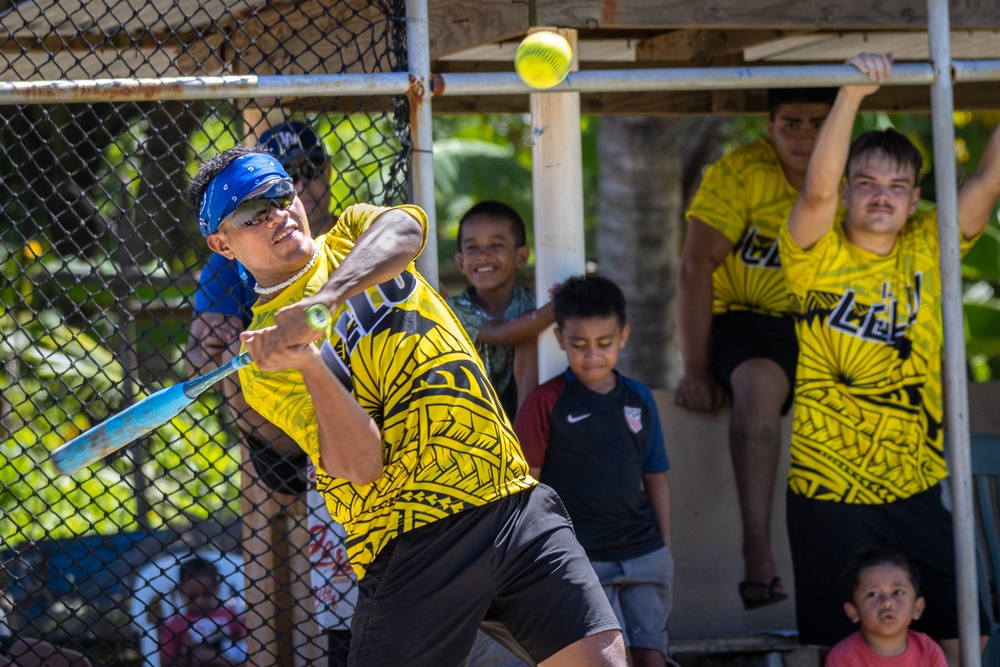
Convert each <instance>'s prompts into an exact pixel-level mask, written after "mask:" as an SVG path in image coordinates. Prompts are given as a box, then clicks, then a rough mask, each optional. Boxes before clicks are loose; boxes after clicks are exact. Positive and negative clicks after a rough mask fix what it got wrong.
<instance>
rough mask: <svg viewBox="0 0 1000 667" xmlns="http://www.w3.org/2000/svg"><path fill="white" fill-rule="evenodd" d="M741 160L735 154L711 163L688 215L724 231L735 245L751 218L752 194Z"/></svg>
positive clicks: (686, 215) (686, 217) (689, 218)
mask: <svg viewBox="0 0 1000 667" xmlns="http://www.w3.org/2000/svg"><path fill="white" fill-rule="evenodd" d="M741 162H742V160H739V159H737V156H735V155H733V154H732V153H731V154H729V155H724V156H723V157H722V158H721V159H719V160H718V161H717V162H715V163H714V164H711V165H709V167H708V169H706V170H705V176H704V177H703V178H702V180H701V185H700V186H699V187H698V192H696V193H695V196H694V199H693V200H692V202H691V207H690V208H689V209H688V211H687V213H686V214H685V219H686V220H687V221H689V222H690V221H691V219H692V218H698V219H699V220H701V221H702V222H704V223H706V224H708V225H709V226H711V227H713V228H715V229H717V230H719V231H720V232H722V233H723V234H724V235H725V237H726V238H727V239H729V240H730V241H732V242H733V244H736V243H738V242H739V240H740V239H741V238H742V237H743V234H744V232H745V231H746V227H747V221H748V220H749V219H750V202H749V198H750V196H749V193H748V192H747V186H746V183H745V182H744V179H743V169H742V166H743V165H742V164H740V163H741Z"/></svg>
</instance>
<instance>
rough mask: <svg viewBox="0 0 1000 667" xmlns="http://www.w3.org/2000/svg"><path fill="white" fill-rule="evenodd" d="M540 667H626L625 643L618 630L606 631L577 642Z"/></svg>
mask: <svg viewBox="0 0 1000 667" xmlns="http://www.w3.org/2000/svg"><path fill="white" fill-rule="evenodd" d="M539 665H540V667H626V666H627V665H628V658H627V657H626V655H625V642H624V641H623V640H622V633H621V631H620V630H606V631H604V632H599V633H597V634H596V635H590V636H589V637H584V638H583V639H580V640H577V641H575V642H573V643H572V644H570V645H569V646H567V647H566V648H564V649H563V650H561V651H559V652H558V653H556V654H555V655H554V656H552V657H551V658H549V659H548V660H546V661H545V662H542V663H539Z"/></svg>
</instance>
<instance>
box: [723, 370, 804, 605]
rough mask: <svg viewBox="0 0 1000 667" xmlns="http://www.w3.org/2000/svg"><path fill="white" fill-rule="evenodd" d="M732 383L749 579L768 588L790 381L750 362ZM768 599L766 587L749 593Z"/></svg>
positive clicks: (732, 438)
mask: <svg viewBox="0 0 1000 667" xmlns="http://www.w3.org/2000/svg"><path fill="white" fill-rule="evenodd" d="M730 383H731V384H732V388H733V407H732V412H731V414H730V418H729V451H730V454H731V456H732V459H733V471H734V473H735V475H736V488H737V492H738V493H739V499H740V513H741V515H742V518H743V562H744V578H745V580H746V581H753V582H761V583H764V584H767V583H769V582H770V581H771V580H772V579H773V578H774V576H775V566H774V556H773V554H772V552H771V507H772V504H773V502H772V501H773V495H774V478H775V474H776V471H777V467H778V458H779V454H780V452H781V449H780V447H781V406H782V404H783V403H784V402H785V397H786V396H787V395H788V389H789V387H788V378H787V377H786V376H785V373H784V371H782V370H781V367H780V366H778V364H776V363H775V362H773V361H771V360H769V359H750V360H748V361H745V362H743V363H742V364H740V365H739V366H737V367H736V370H735V371H733V374H732V377H731V378H730ZM773 592H778V591H773ZM768 594H769V591H768V590H767V589H766V588H759V589H750V590H749V591H748V595H749V596H751V597H754V598H758V597H759V598H765V597H767V596H768Z"/></svg>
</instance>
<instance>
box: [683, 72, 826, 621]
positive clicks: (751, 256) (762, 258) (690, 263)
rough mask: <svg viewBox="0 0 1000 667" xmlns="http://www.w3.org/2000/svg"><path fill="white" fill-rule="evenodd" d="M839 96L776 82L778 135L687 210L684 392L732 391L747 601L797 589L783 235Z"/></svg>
mask: <svg viewBox="0 0 1000 667" xmlns="http://www.w3.org/2000/svg"><path fill="white" fill-rule="evenodd" d="M835 95H836V90H835V89H827V88H788V89H773V90H770V91H768V96H767V97H768V107H769V110H770V118H769V119H768V121H767V138H764V139H760V140H758V141H755V142H753V143H751V144H748V145H746V146H742V147H740V148H737V149H736V150H734V151H732V152H730V153H728V154H726V155H725V156H723V157H722V158H721V159H720V160H719V161H717V162H716V163H714V164H713V165H711V166H709V168H708V169H707V171H706V172H705V175H704V178H703V179H702V181H701V185H700V186H699V188H698V192H697V193H696V195H695V197H694V200H693V201H692V202H691V207H690V208H689V209H688V211H687V215H686V218H687V222H688V228H687V237H686V240H685V243H684V251H683V255H682V258H681V272H680V276H679V284H678V308H679V315H678V333H679V335H680V340H681V349H682V351H683V354H684V377H683V378H682V379H681V381H680V383H679V384H678V387H677V393H676V401H677V404H678V405H679V406H681V407H683V408H686V409H688V410H692V411H695V412H714V411H715V410H718V409H719V408H721V407H722V405H723V402H724V393H725V394H728V396H729V398H730V403H731V409H730V414H729V450H730V456H731V458H732V461H733V472H734V475H735V477H736V490H737V494H738V497H739V503H740V513H741V518H742V525H743V580H742V581H741V582H740V584H739V587H738V592H739V595H740V599H741V601H742V603H743V607H744V608H745V609H757V608H759V607H763V606H765V605H769V604H773V603H776V602H780V601H782V600H785V599H786V598H787V597H788V596H787V594H786V593H785V589H784V587H783V586H782V585H781V578H780V577H779V576H778V575H777V573H776V571H775V564H774V554H773V551H772V547H771V507H772V500H773V496H774V482H775V475H777V468H778V459H779V454H780V451H781V416H782V415H783V414H785V413H787V412H788V409H789V406H790V405H791V396H792V395H791V389H792V386H793V384H794V380H795V358H796V352H797V349H798V348H797V345H796V342H795V330H794V326H793V325H792V321H791V318H790V317H789V315H788V291H787V290H786V289H785V285H784V281H783V278H782V275H781V263H780V261H779V259H778V245H777V244H778V234H779V232H780V231H781V227H782V225H784V223H785V220H786V219H787V218H788V213H789V212H790V211H791V210H792V205H793V204H794V203H795V198H796V197H797V196H798V191H799V189H800V188H801V187H802V180H803V179H804V178H805V172H806V163H807V161H808V159H809V155H810V153H811V152H812V148H813V144H814V142H815V140H816V132H817V131H818V130H819V127H820V125H822V123H823V119H824V118H826V115H827V114H828V113H829V111H830V105H831V104H833V98H834V96H835Z"/></svg>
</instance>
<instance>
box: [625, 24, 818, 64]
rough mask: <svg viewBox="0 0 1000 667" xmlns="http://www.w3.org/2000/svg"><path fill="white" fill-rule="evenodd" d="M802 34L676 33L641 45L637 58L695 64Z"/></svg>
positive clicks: (752, 31)
mask: <svg viewBox="0 0 1000 667" xmlns="http://www.w3.org/2000/svg"><path fill="white" fill-rule="evenodd" d="M799 34H801V33H800V32H799V31H787V30H674V31H672V32H669V33H666V34H663V35H657V36H656V37H650V38H649V39H644V40H641V41H640V42H638V43H637V44H636V46H635V58H636V60H638V61H640V62H647V61H658V62H664V61H665V62H671V61H673V62H686V63H691V64H696V63H700V62H707V61H708V60H710V59H712V58H717V57H719V56H725V55H729V54H731V53H742V52H743V49H746V48H749V47H751V46H757V45H758V44H766V43H767V42H773V41H774V40H776V39H782V38H784V37H789V36H793V35H799Z"/></svg>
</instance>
